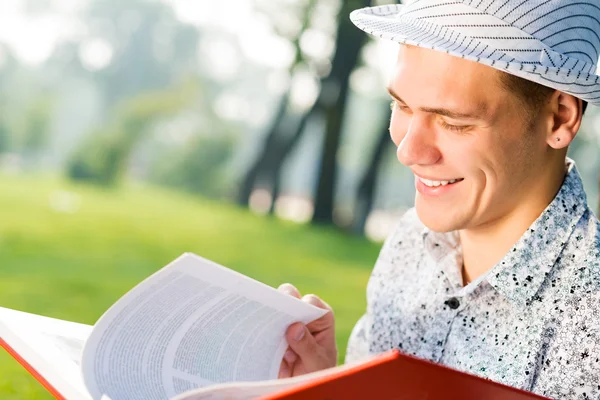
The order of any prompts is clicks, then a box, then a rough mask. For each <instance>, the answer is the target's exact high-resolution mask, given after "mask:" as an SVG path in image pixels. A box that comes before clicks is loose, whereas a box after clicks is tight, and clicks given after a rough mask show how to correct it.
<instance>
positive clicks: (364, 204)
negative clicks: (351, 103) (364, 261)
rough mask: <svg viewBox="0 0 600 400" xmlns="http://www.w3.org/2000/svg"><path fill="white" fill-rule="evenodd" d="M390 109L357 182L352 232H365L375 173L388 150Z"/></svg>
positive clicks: (372, 197)
mask: <svg viewBox="0 0 600 400" xmlns="http://www.w3.org/2000/svg"><path fill="white" fill-rule="evenodd" d="M390 117H391V110H390V111H389V112H388V114H387V115H386V117H385V118H383V119H382V121H381V125H382V126H381V128H380V133H379V137H378V138H377V139H376V142H375V148H374V149H373V153H372V154H371V159H370V160H369V162H368V163H367V167H366V169H365V172H364V174H363V176H362V178H361V179H360V183H359V184H358V190H357V193H356V203H355V206H354V222H353V227H352V230H353V232H354V233H356V234H359V235H362V234H364V232H365V225H366V223H367V218H368V217H369V214H370V213H371V211H372V210H373V203H374V200H375V187H376V183H377V175H378V172H379V170H380V168H382V161H383V160H384V156H385V154H386V150H390V149H392V148H393V147H392V146H391V143H392V141H391V140H390V131H389V120H390Z"/></svg>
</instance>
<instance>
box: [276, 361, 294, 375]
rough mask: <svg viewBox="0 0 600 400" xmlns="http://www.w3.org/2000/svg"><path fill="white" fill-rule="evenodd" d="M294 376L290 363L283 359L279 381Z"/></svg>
mask: <svg viewBox="0 0 600 400" xmlns="http://www.w3.org/2000/svg"><path fill="white" fill-rule="evenodd" d="M291 376H292V370H291V369H290V367H289V365H288V363H287V362H286V361H285V359H283V360H282V361H281V366H280V367H279V375H278V378H279V379H283V378H289V377H291Z"/></svg>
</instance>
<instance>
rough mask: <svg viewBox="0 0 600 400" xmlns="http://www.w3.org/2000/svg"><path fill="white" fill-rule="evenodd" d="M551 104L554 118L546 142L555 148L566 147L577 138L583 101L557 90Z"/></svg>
mask: <svg viewBox="0 0 600 400" xmlns="http://www.w3.org/2000/svg"><path fill="white" fill-rule="evenodd" d="M549 105H550V111H551V117H552V119H551V121H550V125H551V129H550V130H549V131H548V138H547V139H546V142H547V143H548V145H549V146H550V147H552V148H553V149H557V150H558V149H564V148H566V147H567V146H569V144H571V142H572V141H573V139H575V135H576V134H577V132H578V131H579V128H580V127H581V119H582V117H583V102H582V100H581V99H578V98H577V97H575V96H571V95H570V94H566V93H563V92H560V91H558V90H557V91H556V92H554V94H553V95H552V98H551V100H550V103H549Z"/></svg>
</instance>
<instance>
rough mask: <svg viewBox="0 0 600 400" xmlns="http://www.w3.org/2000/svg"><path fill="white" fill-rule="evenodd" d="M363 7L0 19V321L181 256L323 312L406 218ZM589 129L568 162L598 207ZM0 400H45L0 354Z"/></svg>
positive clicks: (225, 7) (83, 318)
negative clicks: (299, 296) (301, 296)
mask: <svg viewBox="0 0 600 400" xmlns="http://www.w3.org/2000/svg"><path fill="white" fill-rule="evenodd" d="M391 2H392V1H387V2H386V1H379V2H378V1H367V0H344V1H341V0H275V1H274V0H228V1H209V0H195V1H194V0H192V1H190V0H3V1H2V2H0V306H2V307H9V308H15V309H19V310H23V311H27V312H32V313H39V314H44V315H48V316H51V317H54V318H62V319H67V320H72V321H78V322H82V323H87V324H93V323H94V322H95V321H96V320H97V319H98V317H100V315H101V314H102V313H103V312H104V311H105V310H106V309H107V308H108V307H109V306H110V305H111V304H112V303H113V302H115V301H116V300H117V299H118V298H119V297H120V296H121V295H123V294H124V293H125V292H126V291H128V290H129V289H131V288H132V287H133V286H134V285H135V284H136V283H138V282H139V281H140V280H142V279H143V278H145V277H147V276H148V275H150V274H151V273H152V272H154V271H156V270H157V269H159V268H161V267H162V266H164V265H165V264H167V263H168V262H169V261H171V260H173V259H174V258H176V257H177V256H179V255H180V254H181V253H183V252H186V251H190V252H195V253H197V254H199V255H201V256H204V257H206V258H209V259H212V260H214V261H216V262H218V263H220V264H222V265H225V266H228V267H230V268H232V269H235V270H238V271H240V272H242V273H244V274H247V275H249V276H251V277H253V278H255V279H258V280H261V281H263V282H265V283H267V284H269V285H272V286H278V285H279V284H280V283H283V282H291V283H294V284H295V285H296V286H297V287H298V288H299V289H300V290H301V291H302V292H303V293H316V294H318V295H319V296H321V297H322V298H323V299H325V300H326V301H327V302H329V303H330V304H331V305H332V306H333V308H334V310H335V312H336V319H337V339H338V346H339V350H340V358H339V359H340V361H341V360H343V356H344V353H345V347H346V343H347V339H348V335H349V334H350V330H351V329H352V326H353V325H354V323H355V322H356V320H357V319H358V318H359V317H360V315H361V314H362V313H363V312H364V307H365V286H366V283H367V280H368V277H369V273H370V271H371V268H372V266H373V264H374V262H375V260H376V257H377V254H378V251H379V248H380V246H381V242H382V240H383V239H384V238H385V236H386V235H387V234H388V232H389V231H390V230H391V229H392V227H393V226H394V225H395V224H396V222H397V220H398V217H399V216H400V215H401V214H402V213H403V212H404V211H405V210H406V209H407V208H408V207H410V206H411V205H412V203H413V197H414V183H413V178H412V174H411V173H410V171H409V170H408V169H406V168H403V167H401V166H400V165H399V163H398V162H397V160H396V158H395V152H394V147H393V144H392V143H391V140H390V139H389V134H388V131H387V127H388V119H389V113H390V109H389V102H390V99H389V96H388V95H387V94H386V91H385V84H386V82H387V74H388V73H389V71H390V68H391V66H392V65H393V62H394V59H395V51H396V45H395V44H393V43H388V42H383V41H380V40H374V39H372V38H369V37H368V36H367V35H366V34H364V33H362V32H361V31H359V30H358V29H357V28H355V27H354V26H353V25H352V24H351V23H350V21H349V19H348V15H349V13H350V11H351V10H353V9H356V8H360V7H364V6H368V5H377V4H389V3H391ZM599 118H600V114H599V113H598V111H597V110H596V109H595V108H594V107H591V108H590V109H589V110H588V115H586V117H585V119H584V126H583V129H582V131H581V132H580V134H579V135H578V136H577V139H576V140H575V142H574V144H573V145H572V148H571V152H570V156H571V157H572V158H574V159H575V160H576V162H577V163H578V167H579V170H580V172H581V174H582V175H583V178H584V185H585V188H586V190H587V193H588V196H589V198H588V200H589V202H590V204H591V205H592V207H593V208H594V209H596V205H597V204H598V168H599V157H598V138H599V136H598V132H600V130H599V129H596V128H595V126H596V125H598V123H600V120H599ZM0 398H2V399H48V398H50V397H49V395H48V394H47V393H46V392H45V390H44V389H43V388H42V387H41V386H40V385H39V384H38V383H37V382H36V381H35V380H34V379H33V378H32V377H31V376H29V374H28V373H26V372H25V371H24V370H23V369H22V368H21V367H20V366H19V365H18V364H17V363H16V362H15V361H14V360H12V359H11V358H10V357H9V356H8V355H7V354H6V353H4V352H0Z"/></svg>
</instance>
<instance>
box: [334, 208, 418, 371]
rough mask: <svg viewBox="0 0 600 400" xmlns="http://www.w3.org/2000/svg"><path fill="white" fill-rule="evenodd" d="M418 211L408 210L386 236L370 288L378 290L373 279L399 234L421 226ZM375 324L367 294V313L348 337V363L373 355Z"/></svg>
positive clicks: (346, 360)
mask: <svg viewBox="0 0 600 400" xmlns="http://www.w3.org/2000/svg"><path fill="white" fill-rule="evenodd" d="M419 224H420V222H419V220H418V217H417V214H416V211H415V210H414V208H412V209H410V210H408V211H407V212H406V213H405V214H404V215H403V216H402V218H401V219H400V221H399V222H398V224H397V226H396V229H394V230H393V231H392V233H391V234H389V235H388V236H387V238H386V240H385V241H384V243H383V246H382V247H381V251H380V252H379V256H378V258H377V261H376V263H375V267H374V269H373V272H372V274H371V279H370V280H369V286H370V290H378V289H379V288H378V287H377V284H376V282H375V281H374V279H373V275H374V274H376V273H377V270H378V268H381V267H382V266H384V265H389V264H390V262H391V258H392V256H393V253H394V251H393V248H392V243H394V241H396V240H397V238H398V237H399V236H406V234H407V230H411V228H412V229H414V227H415V226H417V227H420V225H419ZM372 326H373V321H372V312H371V305H370V302H369V298H368V296H367V310H366V312H365V314H363V316H362V317H361V318H360V319H359V320H358V322H357V323H356V325H355V326H354V329H352V333H351V334H350V338H349V339H348V346H347V348H346V358H345V362H346V363H355V362H359V361H362V360H364V359H365V358H368V357H369V356H371V355H372V352H371V351H370V342H371V327H372Z"/></svg>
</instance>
